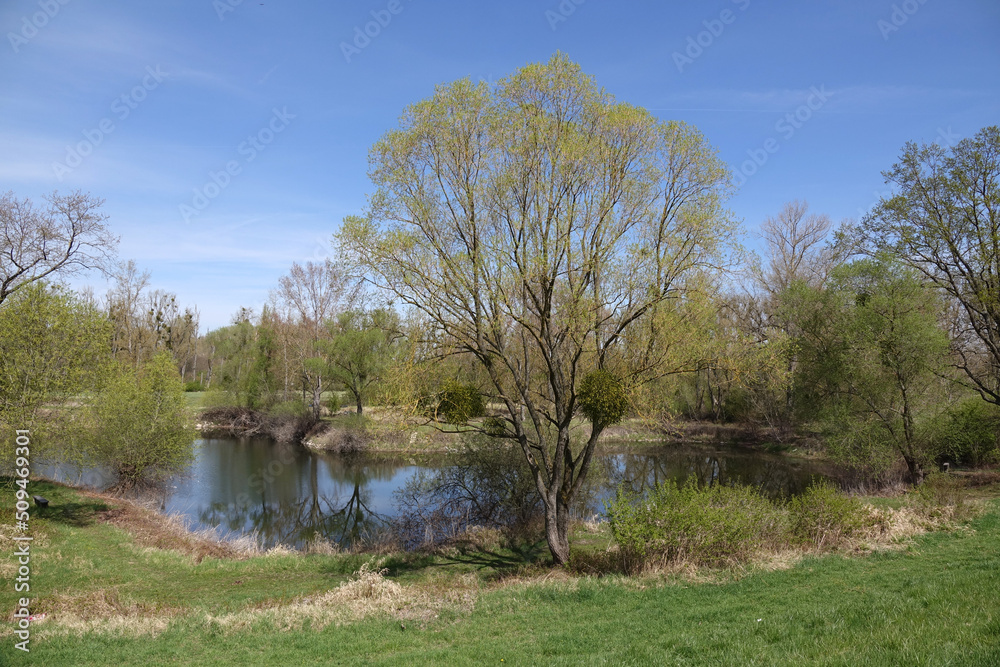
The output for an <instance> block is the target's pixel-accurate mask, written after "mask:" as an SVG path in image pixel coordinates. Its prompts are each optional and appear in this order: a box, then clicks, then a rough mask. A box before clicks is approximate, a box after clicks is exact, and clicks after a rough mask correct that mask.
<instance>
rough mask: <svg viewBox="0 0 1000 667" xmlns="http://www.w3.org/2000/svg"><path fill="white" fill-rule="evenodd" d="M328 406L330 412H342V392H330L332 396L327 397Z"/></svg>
mask: <svg viewBox="0 0 1000 667" xmlns="http://www.w3.org/2000/svg"><path fill="white" fill-rule="evenodd" d="M326 408H327V410H329V411H330V414H334V415H335V414H337V413H338V412H340V394H339V393H337V392H335V391H334V392H330V397H329V398H327V399H326Z"/></svg>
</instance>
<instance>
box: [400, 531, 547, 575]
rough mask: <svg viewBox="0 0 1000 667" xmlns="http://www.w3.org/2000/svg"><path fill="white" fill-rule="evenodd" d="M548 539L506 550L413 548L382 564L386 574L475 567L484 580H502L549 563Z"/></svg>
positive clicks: (470, 568) (473, 568)
mask: <svg viewBox="0 0 1000 667" xmlns="http://www.w3.org/2000/svg"><path fill="white" fill-rule="evenodd" d="M548 554H549V552H548V549H547V547H546V544H545V541H544V540H542V541H541V542H537V543H534V544H527V545H521V546H517V547H512V548H508V549H503V550H490V549H477V550H471V549H470V550H458V549H456V550H454V551H442V552H436V553H419V552H411V553H404V554H395V555H392V556H389V557H387V558H386V559H385V561H384V562H383V564H382V567H383V568H385V569H386V570H387V572H386V575H387V576H389V577H392V578H399V577H402V576H405V575H407V574H419V573H420V572H421V571H433V570H440V569H443V568H450V569H454V570H455V571H456V572H469V571H475V572H477V573H478V574H479V576H480V577H482V578H483V579H485V580H489V581H492V580H499V579H503V578H505V577H508V576H510V575H512V574H516V573H518V572H520V571H523V570H524V569H526V568H530V567H537V566H540V565H542V566H544V565H547V564H549V562H550V561H549V559H548Z"/></svg>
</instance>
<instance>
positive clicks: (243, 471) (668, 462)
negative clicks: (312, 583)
mask: <svg viewBox="0 0 1000 667" xmlns="http://www.w3.org/2000/svg"><path fill="white" fill-rule="evenodd" d="M195 455H196V457H195V460H194V462H193V463H192V465H191V467H190V468H189V469H188V471H187V472H186V473H185V474H183V475H180V476H178V477H176V478H174V479H173V480H172V481H171V482H170V483H169V484H168V485H167V487H166V488H165V489H164V490H163V492H162V493H161V494H160V496H159V498H158V500H159V502H160V505H161V509H162V510H163V511H165V512H167V513H171V514H179V515H182V516H183V517H184V518H185V519H186V520H187V521H188V523H189V524H190V525H191V527H193V528H196V529H198V528H214V529H216V530H217V532H218V534H220V535H224V536H231V537H232V536H241V535H253V536H255V537H256V539H257V540H258V541H259V542H260V544H261V545H263V546H265V547H270V546H273V545H275V544H285V545H287V546H293V547H301V546H303V545H305V544H307V543H308V542H310V541H311V540H313V539H315V538H316V537H320V538H323V539H325V540H329V541H331V542H337V543H340V544H345V545H346V544H350V543H352V542H354V541H357V540H359V539H363V538H366V537H373V536H374V534H375V533H376V532H377V531H378V530H380V529H382V528H383V527H384V525H385V523H386V521H387V520H388V519H390V518H391V517H393V516H395V515H396V514H397V513H398V510H397V508H396V506H395V502H394V497H393V493H394V492H395V491H396V490H398V489H401V488H402V487H403V486H404V485H405V484H406V483H407V482H408V481H409V480H411V479H412V478H413V477H414V476H415V475H416V474H417V473H418V471H420V470H424V471H428V472H433V471H434V470H435V469H438V468H439V467H441V466H444V465H447V464H448V463H447V459H446V458H442V459H439V460H438V461H436V462H427V461H423V460H419V461H418V460H415V459H405V458H403V459H396V460H391V461H387V460H384V459H371V458H366V457H358V456H340V455H334V454H318V453H314V452H311V451H309V450H307V449H305V448H304V447H301V446H299V445H281V444H275V443H274V442H272V441H270V440H266V439H249V440H235V439H204V440H198V441H196V443H195ZM600 461H601V465H598V466H595V470H594V471H593V472H592V477H591V481H590V483H589V484H588V487H589V488H588V489H587V493H588V494H589V497H588V498H587V499H586V502H585V503H583V506H584V507H585V508H586V510H585V511H587V512H589V513H593V512H599V511H600V509H601V506H602V501H603V499H604V498H607V497H610V496H613V495H614V493H615V490H616V489H617V488H619V486H624V487H625V488H628V489H630V490H633V491H635V492H640V493H641V492H642V491H643V490H645V489H647V488H649V487H650V486H651V485H653V484H655V483H659V482H664V481H667V480H675V481H677V482H678V483H683V482H684V481H685V480H687V479H688V478H690V477H694V478H695V479H697V480H698V481H699V483H702V484H734V483H739V484H747V485H752V486H755V487H758V488H760V489H761V490H762V491H763V492H764V493H766V494H768V495H771V496H777V495H795V494H797V493H799V492H801V491H802V490H803V489H805V488H806V487H807V486H808V485H809V483H810V481H811V480H812V478H814V477H830V476H831V471H830V470H829V469H827V468H825V467H823V466H822V465H820V464H817V463H812V462H808V461H802V460H795V459H787V458H782V457H778V456H770V455H766V454H760V453H748V452H746V451H741V450H739V449H736V448H718V447H709V446H685V445H679V444H677V443H665V444H664V445H662V446H658V447H646V448H643V449H641V450H635V449H631V450H629V451H623V450H620V451H615V450H614V449H610V450H607V451H605V452H604V453H603V454H601V457H600ZM39 472H42V474H46V475H47V476H50V477H55V478H61V479H64V480H66V481H70V482H74V481H82V482H84V483H86V482H87V481H88V479H95V478H94V476H93V471H91V472H90V473H85V474H84V476H83V477H82V478H81V477H80V476H79V475H80V473H79V472H76V473H74V472H73V471H71V470H68V469H65V468H50V469H49V470H47V471H39ZM88 475H89V476H88Z"/></svg>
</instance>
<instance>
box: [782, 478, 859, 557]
mask: <svg viewBox="0 0 1000 667" xmlns="http://www.w3.org/2000/svg"><path fill="white" fill-rule="evenodd" d="M788 513H789V515H790V519H791V521H790V528H791V534H792V536H793V537H794V538H797V539H799V540H801V541H803V542H805V543H807V544H811V545H813V546H815V547H816V548H818V549H823V548H824V547H833V546H837V545H839V544H842V543H843V542H844V541H845V540H847V539H850V538H852V537H855V536H857V535H859V534H860V533H862V532H863V531H865V530H867V529H869V528H871V526H872V518H871V515H870V513H869V512H868V511H867V510H866V509H865V506H864V504H863V503H862V502H861V501H860V500H858V499H857V498H853V497H851V496H847V495H845V494H843V493H840V492H839V491H838V490H837V489H836V488H834V486H833V484H831V483H830V482H827V481H820V482H817V483H815V484H813V485H812V486H810V487H809V488H808V489H806V491H805V493H803V494H802V495H799V496H796V497H794V498H792V499H791V500H790V501H789V502H788Z"/></svg>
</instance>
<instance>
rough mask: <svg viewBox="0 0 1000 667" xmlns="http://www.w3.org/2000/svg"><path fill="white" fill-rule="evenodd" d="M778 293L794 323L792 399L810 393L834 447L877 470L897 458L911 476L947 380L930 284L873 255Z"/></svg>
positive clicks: (925, 455) (926, 448) (919, 469)
mask: <svg viewBox="0 0 1000 667" xmlns="http://www.w3.org/2000/svg"><path fill="white" fill-rule="evenodd" d="M783 299H784V302H785V306H786V315H787V316H788V317H789V318H790V319H793V320H795V321H796V322H797V324H798V336H797V338H796V341H795V343H796V347H797V348H798V349H799V350H800V354H801V367H800V368H799V369H798V372H797V378H796V379H797V382H798V384H799V386H800V387H801V388H807V389H806V390H805V391H803V392H801V393H800V399H802V400H805V401H808V399H809V397H810V394H811V395H812V398H813V401H812V407H813V408H814V414H818V415H819V416H821V417H824V418H825V421H826V422H827V424H828V425H829V426H830V427H831V428H830V430H831V437H830V438H829V442H830V445H831V448H832V450H833V454H834V456H835V457H837V458H839V459H841V460H842V461H844V462H846V463H849V464H852V465H854V466H856V467H859V468H862V469H866V470H868V471H870V472H875V473H878V472H885V469H886V468H887V467H888V466H890V465H892V464H894V463H895V462H896V461H898V460H899V459H900V458H902V460H903V461H904V462H905V463H906V466H907V471H908V473H909V476H910V480H911V481H912V482H914V483H919V482H920V481H921V480H922V479H923V477H924V474H925V470H926V468H927V465H928V464H929V463H931V462H933V460H934V457H935V455H936V453H937V452H934V451H932V450H931V449H930V444H931V443H930V442H929V441H928V439H927V438H926V437H925V436H924V434H923V433H921V428H922V426H923V424H924V423H925V422H926V419H927V418H928V417H930V416H932V415H933V414H935V412H937V411H939V410H940V409H941V408H942V407H943V403H944V401H943V399H942V394H943V393H944V389H945V388H946V385H947V383H948V380H947V379H945V378H944V377H943V375H944V370H945V369H946V365H945V364H946V359H947V350H948V340H947V337H946V335H945V333H944V331H943V330H942V329H941V327H940V326H939V322H940V315H941V300H940V298H939V295H938V293H937V292H935V291H934V290H932V289H931V288H929V287H928V286H927V285H925V284H924V283H923V282H922V281H921V280H920V276H919V274H917V273H916V272H915V271H913V269H910V268H908V267H906V266H903V265H900V264H897V263H894V262H892V261H886V260H885V258H883V257H879V258H877V259H863V260H859V261H856V262H852V263H850V264H845V265H843V266H840V267H838V268H837V269H835V270H834V271H833V273H832V278H831V281H830V284H829V285H828V286H827V287H826V288H821V287H815V286H809V285H807V284H806V283H805V282H802V281H800V282H799V283H798V284H793V285H792V286H791V287H790V288H789V289H788V290H786V291H785V293H784V297H783ZM807 407H808V406H807Z"/></svg>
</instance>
